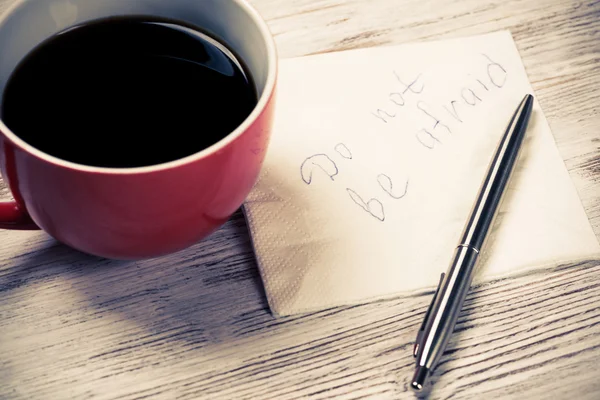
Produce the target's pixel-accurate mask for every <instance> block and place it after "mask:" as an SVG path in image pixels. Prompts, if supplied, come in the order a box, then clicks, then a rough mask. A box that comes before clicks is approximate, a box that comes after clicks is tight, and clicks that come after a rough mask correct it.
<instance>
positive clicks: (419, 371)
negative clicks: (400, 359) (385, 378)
mask: <svg viewBox="0 0 600 400" xmlns="http://www.w3.org/2000/svg"><path fill="white" fill-rule="evenodd" d="M428 375H429V368H426V367H422V366H417V368H416V369H415V375H414V376H413V379H412V382H411V384H410V387H411V388H412V389H413V390H414V391H415V392H420V391H421V390H423V385H424V384H425V380H426V379H427V376H428Z"/></svg>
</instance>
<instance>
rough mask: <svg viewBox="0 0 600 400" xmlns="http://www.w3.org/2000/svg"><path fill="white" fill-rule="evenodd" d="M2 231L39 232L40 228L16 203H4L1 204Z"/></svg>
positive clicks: (0, 226)
mask: <svg viewBox="0 0 600 400" xmlns="http://www.w3.org/2000/svg"><path fill="white" fill-rule="evenodd" d="M0 229H12V230H37V229H40V228H39V227H38V226H37V225H36V224H35V223H34V222H33V221H32V220H31V218H30V217H29V215H27V213H26V212H24V211H23V209H22V208H21V207H19V205H18V204H17V202H16V201H4V202H0Z"/></svg>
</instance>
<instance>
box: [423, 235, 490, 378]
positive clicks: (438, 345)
mask: <svg viewBox="0 0 600 400" xmlns="http://www.w3.org/2000/svg"><path fill="white" fill-rule="evenodd" d="M478 256H479V253H478V252H477V251H476V250H475V249H472V248H469V247H465V246H459V247H457V248H456V251H455V252H454V258H453V259H452V262H451V264H450V268H449V269H448V273H447V274H446V275H445V277H444V279H443V280H442V282H441V284H440V286H439V289H438V293H437V295H436V298H435V301H434V303H433V304H432V313H431V315H432V316H433V317H432V318H430V319H428V321H427V324H426V326H425V330H424V332H426V335H425V337H426V340H425V341H424V342H423V343H422V346H420V349H419V354H418V355H417V358H418V360H419V364H420V365H422V366H424V367H426V368H428V369H430V370H433V369H434V368H435V366H436V365H437V363H438V361H439V359H440V357H441V356H442V354H443V353H444V349H445V348H446V345H447V344H448V341H449V340H450V337H451V335H452V332H453V331H454V326H455V324H456V320H457V319H458V316H459V314H460V311H461V309H462V305H463V302H464V301H465V297H466V296H467V293H468V292H469V288H470V286H471V280H472V277H473V274H472V272H473V270H474V269H475V266H476V264H477V258H478Z"/></svg>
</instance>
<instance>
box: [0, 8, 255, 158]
mask: <svg viewBox="0 0 600 400" xmlns="http://www.w3.org/2000/svg"><path fill="white" fill-rule="evenodd" d="M256 103H257V94H256V90H255V88H254V85H253V82H252V78H251V77H250V75H249V74H248V73H247V71H246V69H245V68H244V66H243V64H242V63H241V62H240V60H239V59H238V58H237V57H236V56H235V55H234V54H233V53H232V52H231V51H230V50H229V49H228V48H227V47H225V46H224V45H223V44H221V43H220V42H218V41H216V40H214V39H212V38H211V37H209V36H207V35H206V34H204V33H202V32H200V31H197V30H194V29H191V28H188V27H186V26H183V25H179V24H177V23H173V22H167V21H159V20H156V21H154V20H147V19H140V18H123V19H111V20H103V21H96V22H92V23H89V24H85V25H81V26H77V27H74V28H71V29H69V30H66V31H64V32H61V33H59V34H57V35H55V36H53V37H52V38H50V39H48V40H46V41H45V42H44V43H42V44H41V45H39V46H38V47H37V48H36V49H34V50H33V51H32V52H31V53H30V54H29V55H28V56H27V57H26V58H25V59H24V60H23V61H22V62H21V63H20V64H19V66H18V67H17V68H16V69H15V71H14V72H13V74H12V76H11V77H10V79H9V81H8V83H7V86H6V88H5V91H4V96H3V101H2V108H1V113H2V114H1V117H2V120H3V121H4V122H5V123H6V125H7V126H8V127H9V128H10V129H11V130H12V131H13V132H14V133H15V134H16V135H17V136H19V137H20V138H22V139H23V140H24V141H25V142H27V143H28V144H30V145H32V146H33V147H35V148H37V149H39V150H41V151H43V152H45V153H47V154H50V155H53V156H55V157H58V158H61V159H63V160H67V161H71V162H75V163H79V164H84V165H89V166H99V167H111V168H127V167H141V166H149V165H156V164H161V163H164V162H169V161H173V160H177V159H180V158H183V157H186V156H188V155H191V154H194V153H196V152H198V151H201V150H203V149H205V148H207V147H209V146H211V145H213V144H214V143H216V142H218V141H219V140H221V139H223V138H224V137H225V136H227V135H228V134H229V133H231V132H232V131H233V130H235V129H236V128H237V127H238V126H239V125H240V124H241V123H242V122H243V121H244V120H245V119H246V118H247V117H248V115H249V114H250V113H251V112H252V110H253V109H254V107H255V106H256Z"/></svg>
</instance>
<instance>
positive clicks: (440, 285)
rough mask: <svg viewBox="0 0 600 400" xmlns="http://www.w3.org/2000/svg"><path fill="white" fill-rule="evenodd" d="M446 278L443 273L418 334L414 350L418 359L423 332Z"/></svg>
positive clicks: (414, 354)
mask: <svg viewBox="0 0 600 400" xmlns="http://www.w3.org/2000/svg"><path fill="white" fill-rule="evenodd" d="M445 276H446V274H445V273H442V275H441V276H440V283H439V284H438V287H437V289H436V291H435V294H434V295H433V299H431V303H429V307H428V308H427V312H426V313H425V318H423V323H422V324H421V327H420V328H419V332H418V333H417V340H416V342H415V347H414V348H413V356H414V357H417V354H418V353H419V348H420V347H421V340H423V332H424V331H425V327H426V326H427V321H428V320H429V315H430V314H431V309H432V308H433V304H434V303H435V300H436V299H437V296H438V293H439V292H440V288H441V287H442V282H443V281H444V277H445Z"/></svg>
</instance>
